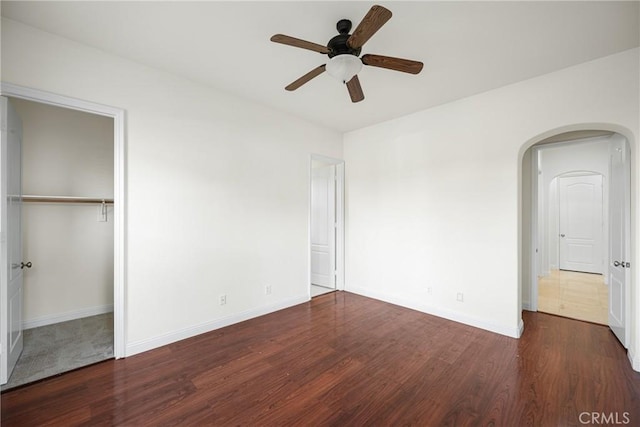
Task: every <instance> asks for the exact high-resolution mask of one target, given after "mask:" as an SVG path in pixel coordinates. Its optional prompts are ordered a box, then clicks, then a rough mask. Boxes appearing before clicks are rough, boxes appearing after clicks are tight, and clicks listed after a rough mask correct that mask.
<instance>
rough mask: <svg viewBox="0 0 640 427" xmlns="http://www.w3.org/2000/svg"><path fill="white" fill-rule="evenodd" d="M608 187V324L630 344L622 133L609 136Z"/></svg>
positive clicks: (625, 167)
mask: <svg viewBox="0 0 640 427" xmlns="http://www.w3.org/2000/svg"><path fill="white" fill-rule="evenodd" d="M610 158H611V164H610V169H611V188H610V190H609V191H610V192H609V194H610V195H611V196H610V200H611V201H610V203H609V206H610V208H609V212H610V213H609V218H610V219H609V221H610V227H611V228H610V239H609V241H610V257H609V259H610V265H609V327H610V328H611V330H612V331H613V333H614V334H615V335H616V337H618V339H619V340H620V342H621V343H622V345H623V346H624V347H625V348H627V347H628V345H629V332H630V331H629V329H630V328H629V313H628V310H627V306H626V304H627V301H630V298H631V296H630V289H629V283H630V280H629V276H630V267H631V265H630V263H629V260H630V258H631V257H630V256H629V255H630V241H629V233H630V230H631V227H630V215H629V212H630V200H631V191H630V185H631V175H630V169H629V147H628V145H627V141H626V139H625V138H624V137H622V136H621V135H614V136H613V137H612V138H611V150H610Z"/></svg>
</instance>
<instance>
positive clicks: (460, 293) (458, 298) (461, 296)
mask: <svg viewBox="0 0 640 427" xmlns="http://www.w3.org/2000/svg"><path fill="white" fill-rule="evenodd" d="M456 299H457V300H458V301H460V302H463V301H464V295H463V294H462V292H458V296H457V298H456Z"/></svg>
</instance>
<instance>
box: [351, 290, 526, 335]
mask: <svg viewBox="0 0 640 427" xmlns="http://www.w3.org/2000/svg"><path fill="white" fill-rule="evenodd" d="M347 291H349V292H352V293H354V294H358V295H363V296H365V297H369V298H374V299H377V300H380V301H384V302H388V303H390V304H395V305H399V306H401V307H406V308H410V309H412V310H417V311H420V312H423V313H427V314H431V315H434V316H438V317H442V318H444V319H447V320H452V321H454V322H458V323H463V324H465V325H468V326H473V327H476V328H480V329H484V330H486V331H489V332H495V333H497V334H500V335H506V336H508V337H511V338H519V337H520V335H521V334H522V330H523V329H522V328H524V323H522V319H520V322H519V324H518V325H514V326H507V325H499V324H496V323H492V322H487V321H485V320H483V319H478V318H477V317H474V316H468V315H466V314H462V313H459V312H456V311H452V310H446V309H442V308H439V307H436V306H433V305H428V304H423V303H419V302H416V301H415V300H412V299H408V298H405V297H401V296H398V295H392V294H390V293H386V292H379V291H371V290H369V289H365V288H361V287H358V286H351V285H350V286H349V288H348V289H347Z"/></svg>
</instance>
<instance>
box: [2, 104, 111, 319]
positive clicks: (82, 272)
mask: <svg viewBox="0 0 640 427" xmlns="http://www.w3.org/2000/svg"><path fill="white" fill-rule="evenodd" d="M12 103H13V104H14V106H15V108H16V110H17V112H18V114H19V115H20V117H21V118H22V122H23V154H22V175H23V177H22V182H23V191H22V192H23V194H25V195H38V196H75V197H91V198H100V199H102V198H105V199H113V119H111V118H107V117H102V116H97V115H93V114H87V113H84V112H79V111H74V110H69V109H64V108H59V107H53V106H49V105H45V104H39V103H35V102H30V101H25V100H20V99H13V100H12ZM104 208H106V219H107V220H106V221H104V215H103V212H102V209H104ZM112 213H113V205H106V206H105V207H103V206H101V205H100V204H74V203H43V202H25V203H23V211H22V228H23V252H24V258H23V259H24V260H25V261H31V262H32V264H33V267H32V268H31V269H29V270H26V271H25V274H24V307H23V310H24V311H23V319H24V324H23V328H24V329H29V328H33V327H37V326H43V325H47V324H52V323H58V322H61V321H66V320H71V319H76V318H81V317H87V316H91V315H95V314H100V313H105V312H110V311H113V217H112Z"/></svg>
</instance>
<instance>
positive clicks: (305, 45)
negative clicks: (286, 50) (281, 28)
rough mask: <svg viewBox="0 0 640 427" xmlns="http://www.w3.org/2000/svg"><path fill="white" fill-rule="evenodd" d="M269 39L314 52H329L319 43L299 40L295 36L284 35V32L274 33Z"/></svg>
mask: <svg viewBox="0 0 640 427" xmlns="http://www.w3.org/2000/svg"><path fill="white" fill-rule="evenodd" d="M271 41H272V42H275V43H282V44H286V45H289V46H293V47H299V48H302V49H307V50H313V51H314V52H320V53H329V52H330V51H329V48H328V47H326V46H322V45H321V44H317V43H313V42H308V41H306V40H300V39H297V38H295V37H289V36H285V35H284V34H276V35H274V36H273V37H271Z"/></svg>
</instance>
